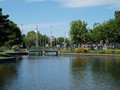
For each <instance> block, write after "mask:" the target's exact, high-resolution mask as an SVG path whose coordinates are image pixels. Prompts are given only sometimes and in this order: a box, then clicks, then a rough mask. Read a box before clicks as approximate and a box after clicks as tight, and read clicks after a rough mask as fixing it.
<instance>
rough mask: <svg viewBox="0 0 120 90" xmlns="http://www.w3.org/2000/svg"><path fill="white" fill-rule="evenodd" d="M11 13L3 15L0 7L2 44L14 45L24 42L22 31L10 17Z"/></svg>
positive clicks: (0, 44)
mask: <svg viewBox="0 0 120 90" xmlns="http://www.w3.org/2000/svg"><path fill="white" fill-rule="evenodd" d="M8 17H9V15H3V14H2V9H1V8H0V46H2V45H6V46H9V47H11V46H13V45H16V44H20V43H21V42H22V36H21V31H20V29H19V28H18V26H17V25H16V24H15V23H14V22H13V21H11V20H9V19H8Z"/></svg>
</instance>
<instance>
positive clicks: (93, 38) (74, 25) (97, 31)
mask: <svg viewBox="0 0 120 90" xmlns="http://www.w3.org/2000/svg"><path fill="white" fill-rule="evenodd" d="M114 16H115V17H114V18H112V19H109V20H108V21H105V22H103V23H94V25H93V28H92V29H89V28H87V22H85V21H81V20H75V21H72V22H71V23H70V32H69V35H70V38H71V43H72V44H92V43H99V42H100V41H101V40H102V41H103V43H120V11H115V14H114Z"/></svg>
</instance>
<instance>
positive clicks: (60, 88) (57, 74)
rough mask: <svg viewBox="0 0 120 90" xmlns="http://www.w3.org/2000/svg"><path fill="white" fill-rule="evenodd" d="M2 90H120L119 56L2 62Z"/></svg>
mask: <svg viewBox="0 0 120 90" xmlns="http://www.w3.org/2000/svg"><path fill="white" fill-rule="evenodd" d="M0 90H120V58H114V57H99V56H97V57H93V56H89V57H85V56H80V57H67V56H39V55H37V56H35V55H28V56H22V57H21V60H17V61H16V62H13V63H2V64H0Z"/></svg>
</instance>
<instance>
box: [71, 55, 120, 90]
mask: <svg viewBox="0 0 120 90" xmlns="http://www.w3.org/2000/svg"><path fill="white" fill-rule="evenodd" d="M71 76H72V78H71V86H72V89H73V90H81V89H82V90H114V89H115V90H118V89H120V86H119V84H120V59H119V58H112V57H110V58H109V57H92V58H90V57H77V58H74V60H72V63H71Z"/></svg>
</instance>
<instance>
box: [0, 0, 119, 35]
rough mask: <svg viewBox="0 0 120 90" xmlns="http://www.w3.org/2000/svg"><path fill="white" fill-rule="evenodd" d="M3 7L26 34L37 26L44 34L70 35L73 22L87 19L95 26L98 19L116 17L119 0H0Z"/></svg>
mask: <svg viewBox="0 0 120 90" xmlns="http://www.w3.org/2000/svg"><path fill="white" fill-rule="evenodd" d="M0 8H2V9H3V14H9V15H10V17H9V19H11V20H12V21H14V22H15V23H16V24H17V25H18V26H19V27H20V28H21V29H22V30H23V33H24V34H26V33H27V32H29V31H33V30H35V29H36V26H37V25H38V31H39V32H40V33H42V34H46V35H48V36H50V35H51V31H52V35H53V36H56V37H60V36H62V37H64V36H65V32H66V36H67V37H68V31H69V30H70V22H71V21H74V20H79V19H80V20H82V21H83V20H84V21H86V22H87V23H88V27H89V28H92V26H93V24H94V23H95V22H97V23H102V22H104V21H106V20H108V19H110V18H114V11H116V10H119V9H120V0H0ZM21 24H23V25H22V26H21ZM51 26H52V27H51Z"/></svg>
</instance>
